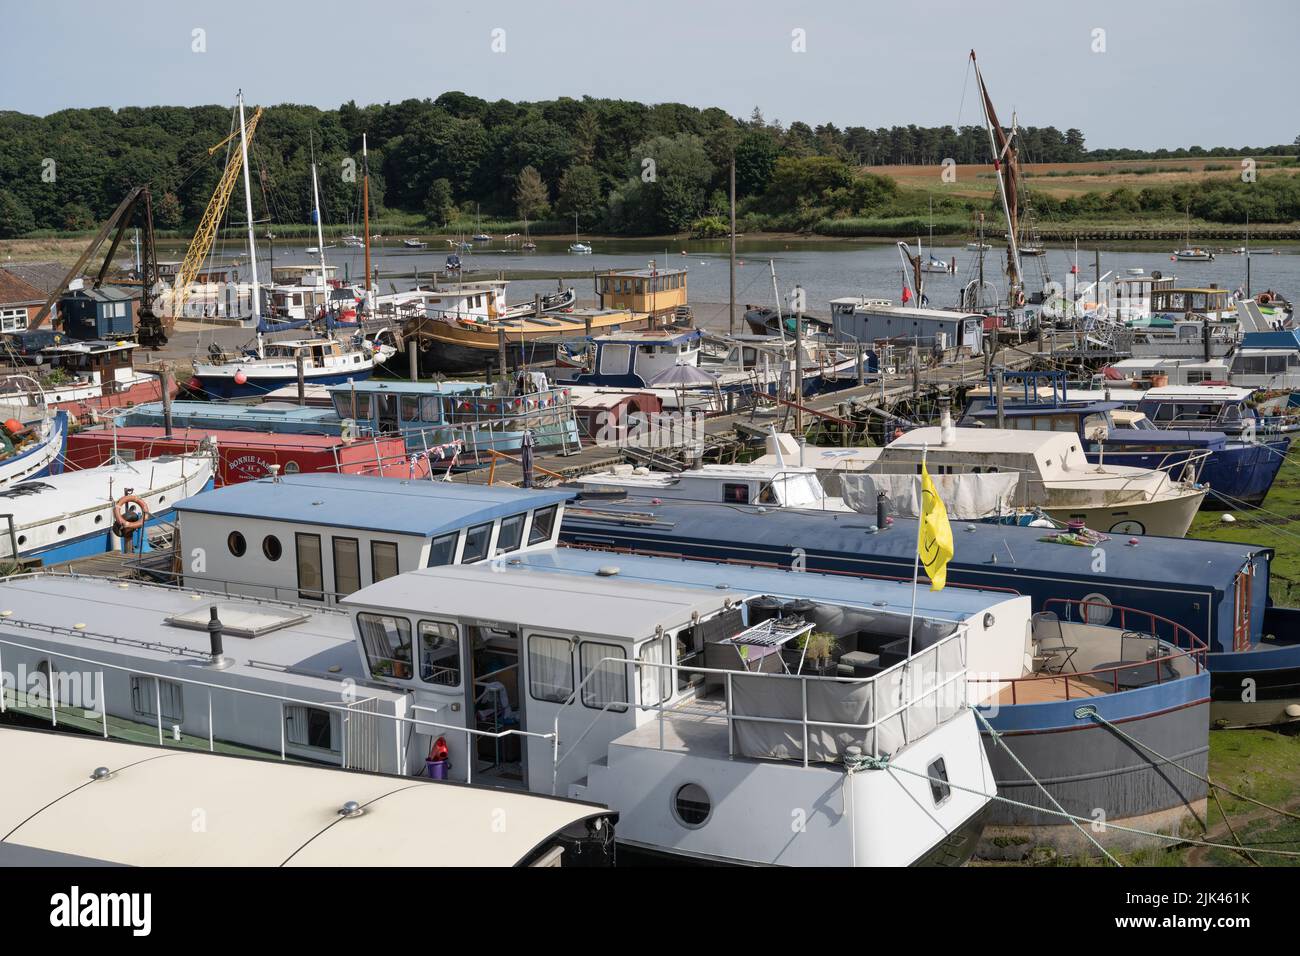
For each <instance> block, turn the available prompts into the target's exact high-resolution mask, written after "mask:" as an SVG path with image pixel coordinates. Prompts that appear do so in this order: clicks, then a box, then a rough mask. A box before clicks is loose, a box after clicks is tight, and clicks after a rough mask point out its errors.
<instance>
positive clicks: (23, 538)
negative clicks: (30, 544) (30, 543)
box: [18, 534, 27, 545]
mask: <svg viewBox="0 0 1300 956" xmlns="http://www.w3.org/2000/svg"><path fill="white" fill-rule="evenodd" d="M26 543H27V535H25V534H20V535H19V536H18V544H19V545H24V544H26Z"/></svg>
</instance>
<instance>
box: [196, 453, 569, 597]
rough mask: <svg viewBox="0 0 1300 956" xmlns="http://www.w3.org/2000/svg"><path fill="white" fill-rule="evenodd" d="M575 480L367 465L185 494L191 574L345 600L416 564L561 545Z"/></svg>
mask: <svg viewBox="0 0 1300 956" xmlns="http://www.w3.org/2000/svg"><path fill="white" fill-rule="evenodd" d="M572 497H573V494H572V492H567V491H525V490H522V489H517V488H509V487H496V486H493V487H482V486H478V485H466V484H443V483H439V487H436V488H435V487H433V486H431V484H430V483H429V482H427V481H425V482H421V481H418V480H417V481H410V480H403V479H397V478H376V477H368V476H358V475H333V474H313V475H308V474H299V475H285V476H283V477H280V478H266V479H261V480H255V481H247V482H244V483H242V484H237V485H229V486H227V487H225V488H221V489H218V490H216V491H212V492H208V493H205V494H202V495H196V496H195V497H193V498H189V499H187V500H185V501H182V502H180V503H179V504H178V505H177V506H176V510H177V514H178V518H179V523H180V537H181V553H183V554H185V555H187V562H186V564H185V570H184V580H185V583H186V584H187V585H189V586H191V587H206V588H219V589H221V590H223V591H224V592H226V593H230V594H241V595H246V596H249V597H265V598H272V599H276V600H285V601H306V602H309V603H317V604H324V605H334V604H337V603H338V601H339V600H340V599H342V598H344V597H346V596H347V595H349V594H352V593H353V592H355V591H358V590H360V589H361V588H363V587H365V586H366V585H369V584H374V583H375V582H377V581H383V580H385V579H387V578H390V577H392V576H394V575H396V574H400V573H402V572H404V571H410V570H412V569H414V568H427V567H438V566H441V565H455V564H473V563H475V562H478V561H484V560H487V559H488V558H492V557H499V556H501V555H505V554H515V553H522V552H525V551H531V550H535V549H538V548H550V547H553V546H554V544H555V541H556V538H557V536H558V534H559V528H560V516H561V514H562V512H563V508H564V503H565V502H566V501H568V500H569V499H570V498H572Z"/></svg>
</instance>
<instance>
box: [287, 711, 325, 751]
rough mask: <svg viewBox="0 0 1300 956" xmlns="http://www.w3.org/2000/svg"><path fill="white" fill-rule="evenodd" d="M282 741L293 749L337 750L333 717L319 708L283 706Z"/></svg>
mask: <svg viewBox="0 0 1300 956" xmlns="http://www.w3.org/2000/svg"><path fill="white" fill-rule="evenodd" d="M284 739H285V742H286V743H288V744H290V745H292V746H294V747H312V748H315V749H317V750H335V751H336V750H338V747H337V746H335V744H334V717H333V715H332V714H331V713H330V712H329V711H328V710H324V709H322V708H320V707H307V706H304V705H302V704H285V705H284Z"/></svg>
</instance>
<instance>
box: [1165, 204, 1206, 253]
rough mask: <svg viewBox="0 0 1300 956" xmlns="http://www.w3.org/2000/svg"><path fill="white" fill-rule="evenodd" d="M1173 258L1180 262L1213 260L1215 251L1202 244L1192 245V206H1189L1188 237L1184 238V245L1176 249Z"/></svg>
mask: <svg viewBox="0 0 1300 956" xmlns="http://www.w3.org/2000/svg"><path fill="white" fill-rule="evenodd" d="M1173 258H1174V259H1176V260H1177V261H1178V262H1212V261H1213V260H1214V253H1213V252H1210V250H1208V249H1202V248H1201V247H1200V246H1193V245H1192V207H1191V206H1188V207H1187V237H1186V238H1185V239H1184V240H1183V247H1182V248H1181V249H1175V250H1174V254H1173Z"/></svg>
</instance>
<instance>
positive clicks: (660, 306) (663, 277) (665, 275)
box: [595, 268, 687, 318]
mask: <svg viewBox="0 0 1300 956" xmlns="http://www.w3.org/2000/svg"><path fill="white" fill-rule="evenodd" d="M686 278H687V270H686V269H655V268H650V269H631V270H627V271H621V272H615V271H610V272H605V273H601V274H599V275H597V276H596V278H595V283H596V301H597V302H598V303H599V307H600V308H602V309H619V310H627V311H630V312H644V313H646V314H648V315H650V316H653V317H655V318H659V317H662V316H665V315H669V314H671V313H675V312H676V311H677V310H678V308H682V307H685V306H686V304H687V295H686Z"/></svg>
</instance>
